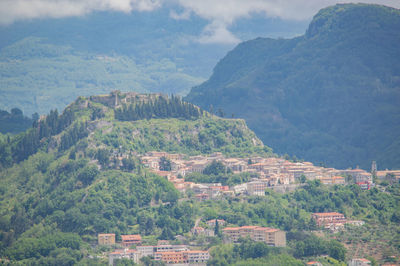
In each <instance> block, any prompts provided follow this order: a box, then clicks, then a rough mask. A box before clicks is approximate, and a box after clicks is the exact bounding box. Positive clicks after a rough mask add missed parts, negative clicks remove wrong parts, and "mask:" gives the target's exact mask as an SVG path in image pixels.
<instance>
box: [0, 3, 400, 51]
mask: <svg viewBox="0 0 400 266" xmlns="http://www.w3.org/2000/svg"><path fill="white" fill-rule="evenodd" d="M348 2H362V3H375V4H383V5H387V6H392V7H396V8H400V0H358V1H339V0H0V25H8V24H12V23H13V22H15V21H19V20H28V21H29V20H32V19H38V18H62V17H69V16H81V15H85V14H89V13H91V12H94V11H107V10H110V11H119V12H124V13H132V12H151V11H153V10H155V9H158V8H162V7H163V5H165V4H166V3H168V4H172V5H169V7H171V6H172V8H171V10H170V15H171V18H174V19H177V20H182V22H183V23H184V20H187V19H190V18H191V17H192V16H193V15H196V16H199V17H201V18H204V19H206V20H208V21H209V24H208V25H207V26H206V27H205V28H204V30H203V33H202V34H201V36H199V37H198V40H199V41H200V42H203V43H237V42H239V41H240V40H239V39H238V38H237V37H236V36H234V35H233V34H232V33H231V32H230V31H229V26H230V25H231V24H232V23H233V22H234V21H235V20H237V19H239V18H247V17H251V16H252V15H253V14H255V13H259V14H263V15H265V16H266V17H278V18H281V19H288V20H307V19H310V18H311V17H312V16H313V15H315V14H316V12H318V10H320V9H321V8H324V7H327V6H330V5H334V4H336V3H348ZM174 7H176V8H174Z"/></svg>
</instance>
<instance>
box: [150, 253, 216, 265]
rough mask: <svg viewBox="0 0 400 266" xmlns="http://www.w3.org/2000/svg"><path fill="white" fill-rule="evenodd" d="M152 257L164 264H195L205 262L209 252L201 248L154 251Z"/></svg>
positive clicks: (208, 257)
mask: <svg viewBox="0 0 400 266" xmlns="http://www.w3.org/2000/svg"><path fill="white" fill-rule="evenodd" d="M154 259H155V260H161V261H163V262H164V263H166V264H188V263H190V264H193V263H195V264H197V263H206V262H207V261H208V260H209V259H210V254H209V253H208V251H203V250H186V251H169V252H156V253H155V254H154Z"/></svg>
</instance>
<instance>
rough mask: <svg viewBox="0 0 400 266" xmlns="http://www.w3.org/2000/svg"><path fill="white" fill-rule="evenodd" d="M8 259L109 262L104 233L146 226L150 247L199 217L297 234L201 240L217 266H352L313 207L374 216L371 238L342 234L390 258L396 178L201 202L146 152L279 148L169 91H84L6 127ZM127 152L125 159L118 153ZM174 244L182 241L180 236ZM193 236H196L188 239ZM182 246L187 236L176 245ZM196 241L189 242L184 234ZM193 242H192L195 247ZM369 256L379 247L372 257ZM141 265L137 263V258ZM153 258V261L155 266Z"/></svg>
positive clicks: (2, 243)
mask: <svg viewBox="0 0 400 266" xmlns="http://www.w3.org/2000/svg"><path fill="white" fill-rule="evenodd" d="M0 151H1V153H0V181H1V182H0V259H1V261H2V263H3V262H4V263H5V264H6V265H7V264H11V265H56V264H60V265H75V264H77V265H107V263H108V262H107V255H106V254H107V253H108V252H110V251H112V250H113V247H105V246H97V245H96V243H97V234H99V233H116V236H117V240H120V235H121V234H141V235H142V237H143V241H144V243H145V244H147V245H154V244H155V243H157V240H158V239H164V240H165V239H169V240H174V238H175V236H177V235H185V236H186V237H189V236H190V235H189V234H188V232H189V231H190V229H191V228H192V227H193V226H194V225H195V221H196V220H197V219H199V218H201V219H202V220H204V221H206V220H208V219H215V218H220V219H224V220H225V221H227V222H228V223H229V224H231V225H236V226H243V225H252V224H254V225H260V226H271V227H275V228H280V229H282V230H285V231H287V232H288V235H287V238H288V246H287V247H283V248H274V247H269V246H267V245H266V244H265V243H255V242H251V241H244V242H242V243H240V244H235V245H225V244H222V242H221V238H219V237H214V238H209V239H204V238H201V237H200V238H196V237H194V238H193V239H190V241H194V243H195V245H196V246H199V247H201V248H204V249H208V248H210V247H211V249H210V253H211V255H212V256H213V257H212V260H210V262H209V263H210V265H216V264H218V265H232V264H234V263H237V264H236V265H248V264H249V263H250V264H254V265H269V264H265V263H267V262H268V263H270V264H271V265H302V264H303V262H302V261H307V260H309V259H310V258H314V257H317V256H320V255H323V254H329V256H330V257H332V258H330V257H328V258H324V260H327V261H335V263H338V264H335V265H342V264H340V263H344V261H345V260H346V248H345V247H344V245H343V244H341V243H339V242H338V241H337V240H333V239H331V238H334V237H335V238H336V237H338V235H327V236H325V237H317V236H316V235H314V234H312V233H310V232H307V231H309V230H315V223H313V222H312V220H311V218H310V217H311V213H312V212H320V211H340V212H342V213H345V214H346V217H349V218H350V217H352V218H357V219H363V220H365V221H367V222H368V230H366V231H367V232H368V234H367V235H366V233H364V234H362V235H361V234H360V235H358V236H352V235H349V234H350V233H351V232H352V231H349V233H346V234H340V237H341V238H340V241H342V242H343V243H345V242H346V241H350V240H349V239H351V241H352V242H351V243H352V244H353V243H354V244H355V245H358V244H359V243H363V245H364V246H366V245H367V244H368V245H374V247H375V250H377V252H378V253H377V254H382V252H383V251H384V252H385V253H384V257H382V261H384V260H386V259H390V256H392V255H397V254H399V250H400V246H399V240H398V238H397V235H396V234H392V232H394V231H396V230H399V229H398V221H399V219H400V218H399V217H400V214H399V213H398V210H397V209H396V206H398V203H399V193H398V190H399V187H398V184H393V185H390V184H388V183H387V184H386V185H385V186H386V192H381V191H379V190H378V189H376V188H374V189H373V190H371V191H362V190H361V189H360V188H359V187H358V186H356V185H352V186H334V187H330V188H328V187H325V186H323V185H321V183H320V182H317V181H315V182H308V184H307V186H306V187H304V188H302V189H299V190H297V191H295V192H292V193H288V194H277V193H275V192H273V191H270V190H268V191H267V193H266V196H265V197H248V198H235V197H233V198H221V199H218V200H209V201H206V202H198V201H196V200H194V199H193V198H190V197H183V195H181V194H180V192H178V191H177V190H176V189H175V187H174V186H173V184H172V183H170V182H168V181H167V180H166V179H165V178H162V177H159V176H157V175H155V174H153V173H150V172H149V171H148V170H147V169H146V168H144V166H143V165H142V164H141V162H140V159H139V155H141V154H143V153H145V152H147V151H167V152H170V153H173V152H180V153H183V154H186V155H197V154H210V153H212V152H222V153H224V154H225V155H226V156H240V157H244V158H248V157H249V156H264V157H268V156H274V154H273V153H272V151H271V149H270V148H269V147H266V146H264V145H263V144H262V142H261V141H260V140H259V139H258V138H257V137H256V135H255V134H254V133H253V132H252V131H250V130H249V129H248V128H247V126H246V124H245V122H244V121H243V120H241V119H224V118H218V117H216V116H213V115H211V114H209V113H207V112H205V111H203V110H201V109H200V108H198V107H196V106H194V105H192V104H189V103H186V102H183V101H182V100H181V99H180V98H178V97H171V98H167V97H165V96H162V95H159V94H135V93H120V92H117V91H116V92H113V93H111V94H109V95H100V96H91V97H79V98H78V99H77V100H76V101H75V102H73V103H72V104H70V105H69V106H68V107H67V108H66V109H65V110H64V111H63V112H62V113H61V114H58V112H57V111H52V112H50V114H49V115H47V116H46V117H41V118H40V119H39V120H38V121H36V122H35V123H34V125H33V127H32V128H31V129H29V130H27V131H26V132H24V133H20V134H18V135H15V136H12V137H10V138H6V137H4V136H3V135H0ZM121 156H122V157H123V159H122V160H120V159H119V157H121ZM174 241H176V240H174ZM187 241H189V240H187ZM176 243H180V242H176ZM185 243H186V242H185ZM186 244H187V243H186ZM366 254H369V253H366ZM128 265H131V264H128ZM145 265H148V264H145Z"/></svg>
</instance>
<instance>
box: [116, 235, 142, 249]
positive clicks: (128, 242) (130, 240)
mask: <svg viewBox="0 0 400 266" xmlns="http://www.w3.org/2000/svg"><path fill="white" fill-rule="evenodd" d="M121 239H122V245H123V246H124V247H130V246H132V245H140V244H141V243H142V237H141V236H140V235H121Z"/></svg>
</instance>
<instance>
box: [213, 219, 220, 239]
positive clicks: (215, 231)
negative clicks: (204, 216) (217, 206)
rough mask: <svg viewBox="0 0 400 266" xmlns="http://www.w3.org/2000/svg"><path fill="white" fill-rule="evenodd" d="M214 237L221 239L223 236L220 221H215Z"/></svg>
mask: <svg viewBox="0 0 400 266" xmlns="http://www.w3.org/2000/svg"><path fill="white" fill-rule="evenodd" d="M214 235H215V236H219V237H220V236H221V230H220V228H219V223H218V219H215V227H214Z"/></svg>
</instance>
